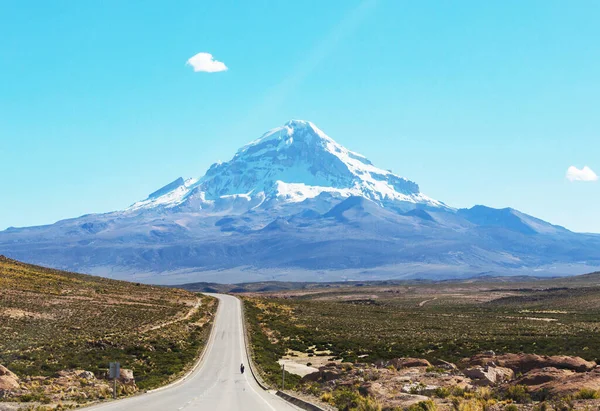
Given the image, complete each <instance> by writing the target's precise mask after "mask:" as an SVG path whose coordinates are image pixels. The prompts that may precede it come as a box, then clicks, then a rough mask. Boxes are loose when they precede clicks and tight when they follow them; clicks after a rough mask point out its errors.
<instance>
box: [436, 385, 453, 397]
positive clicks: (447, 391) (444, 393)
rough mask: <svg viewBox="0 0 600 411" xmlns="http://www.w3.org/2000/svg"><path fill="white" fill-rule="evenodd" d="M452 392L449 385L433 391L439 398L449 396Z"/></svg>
mask: <svg viewBox="0 0 600 411" xmlns="http://www.w3.org/2000/svg"><path fill="white" fill-rule="evenodd" d="M451 394H452V391H450V389H449V388H448V387H438V388H436V389H435V390H434V391H433V395H435V396H436V397H438V398H448V397H449V396H450V395H451Z"/></svg>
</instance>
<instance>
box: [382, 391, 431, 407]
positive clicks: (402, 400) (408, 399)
mask: <svg viewBox="0 0 600 411" xmlns="http://www.w3.org/2000/svg"><path fill="white" fill-rule="evenodd" d="M429 399H430V398H429V397H427V396H425V395H417V394H400V395H397V396H395V397H394V398H393V399H391V401H388V404H389V405H390V406H392V407H398V408H401V409H404V408H408V407H410V406H411V405H414V404H418V403H420V402H421V401H427V400H429Z"/></svg>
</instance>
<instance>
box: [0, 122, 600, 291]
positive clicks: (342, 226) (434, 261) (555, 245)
mask: <svg viewBox="0 0 600 411" xmlns="http://www.w3.org/2000/svg"><path fill="white" fill-rule="evenodd" d="M598 250H600V236H598V235H588V234H576V233H572V232H570V231H568V230H566V229H564V228H562V227H558V226H554V225H552V224H549V223H546V222H544V221H542V220H539V219H537V218H535V217H532V216H529V215H526V214H524V213H521V212H519V211H517V210H513V209H502V210H497V209H493V208H489V207H485V206H475V207H473V208H471V209H461V210H456V209H453V208H451V207H448V206H447V205H445V204H444V203H442V202H441V201H438V200H434V199H431V198H429V197H427V196H426V195H424V194H423V193H421V191H420V188H419V186H418V185H417V184H416V183H414V182H412V181H410V180H407V179H405V178H403V177H400V176H398V175H396V174H394V173H392V172H390V171H386V170H382V169H380V168H377V167H376V166H375V165H373V164H372V163H371V162H370V161H369V160H368V159H366V158H365V157H364V156H362V155H360V154H357V153H354V152H352V151H349V150H347V149H346V148H344V147H342V146H341V145H339V144H338V143H336V142H335V141H334V140H333V139H331V138H330V137H328V136H327V135H325V134H324V133H323V132H322V131H321V130H319V129H318V128H317V127H316V126H315V125H314V124H312V123H310V122H306V121H298V120H293V121H291V122H288V123H287V124H285V125H284V126H283V127H279V128H276V129H273V130H271V131H269V132H268V133H266V134H264V135H263V136H262V137H261V138H259V139H258V140H255V141H253V142H252V143H250V144H248V145H246V146H244V147H242V148H241V149H240V150H238V152H237V153H236V154H235V155H234V157H233V158H232V159H231V160H230V161H228V162H224V163H217V164H214V165H213V166H211V167H210V168H209V170H208V171H207V172H206V174H205V175H204V176H202V177H199V178H191V179H187V180H184V179H182V178H178V179H177V180H175V181H173V182H172V183H170V184H168V185H166V186H165V187H163V188H160V189H159V190H156V191H155V192H154V193H152V194H150V195H149V196H148V197H147V198H146V199H144V200H142V201H139V202H137V203H135V204H133V205H132V206H131V207H129V208H127V209H125V210H123V211H115V212H112V213H107V214H97V215H86V216H82V217H80V218H75V219H69V220H63V221H59V222H57V223H55V224H52V225H49V226H41V227H28V228H21V229H14V228H13V229H8V230H6V231H3V232H0V252H1V253H4V254H6V255H9V256H12V257H14V258H18V259H21V260H25V261H29V262H33V263H37V264H43V265H48V266H52V267H57V268H62V269H69V270H76V271H80V272H87V273H94V274H100V275H104V276H110V277H115V278H127V279H132V278H135V279H136V280H137V281H144V282H154V283H170V284H173V283H182V282H191V281H200V280H202V281H215V282H243V281H252V280H273V279H280V280H306V281H309V280H310V281H319V280H328V281H331V280H340V279H341V280H343V279H347V278H352V279H386V278H405V277H412V278H415V277H426V278H449V277H466V276H473V275H478V274H482V275H504V274H509V275H511V274H515V275H527V274H535V275H538V276H539V275H560V274H580V273H583V272H590V271H594V269H597V268H598V267H600V253H599V251H598Z"/></svg>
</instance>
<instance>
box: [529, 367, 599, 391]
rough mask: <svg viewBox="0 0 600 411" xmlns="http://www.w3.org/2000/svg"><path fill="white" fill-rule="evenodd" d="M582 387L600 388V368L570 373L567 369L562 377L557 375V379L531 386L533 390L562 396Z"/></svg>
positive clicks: (596, 389) (595, 389)
mask: <svg viewBox="0 0 600 411" xmlns="http://www.w3.org/2000/svg"><path fill="white" fill-rule="evenodd" d="M559 371H565V370H559ZM528 374H529V373H528ZM582 389H588V390H594V391H598V390H600V369H595V370H593V371H591V372H585V373H576V372H571V373H568V371H567V372H566V373H565V375H563V376H562V377H560V376H558V375H556V379H552V380H550V381H548V382H545V383H543V384H540V385H536V386H533V387H530V390H531V391H532V392H538V391H546V392H547V393H549V394H550V395H556V396H560V397H565V396H567V395H575V394H577V393H578V392H579V391H581V390H582Z"/></svg>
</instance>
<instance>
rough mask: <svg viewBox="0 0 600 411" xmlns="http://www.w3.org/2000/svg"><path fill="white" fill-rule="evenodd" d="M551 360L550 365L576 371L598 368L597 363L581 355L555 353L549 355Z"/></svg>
mask: <svg viewBox="0 0 600 411" xmlns="http://www.w3.org/2000/svg"><path fill="white" fill-rule="evenodd" d="M548 359H549V361H550V365H549V367H556V368H560V369H565V370H573V371H576V372H586V371H591V370H593V369H594V368H596V363H595V362H593V361H586V360H584V359H583V358H581V357H569V356H567V355H553V356H551V357H548Z"/></svg>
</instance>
